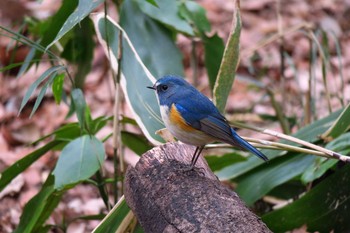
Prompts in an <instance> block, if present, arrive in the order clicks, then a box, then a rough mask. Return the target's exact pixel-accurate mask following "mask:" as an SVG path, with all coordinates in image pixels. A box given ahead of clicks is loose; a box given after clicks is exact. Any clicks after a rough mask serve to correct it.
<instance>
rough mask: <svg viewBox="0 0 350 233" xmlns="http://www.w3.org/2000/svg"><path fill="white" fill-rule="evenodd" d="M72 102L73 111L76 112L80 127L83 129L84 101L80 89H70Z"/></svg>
mask: <svg viewBox="0 0 350 233" xmlns="http://www.w3.org/2000/svg"><path fill="white" fill-rule="evenodd" d="M72 102H73V105H74V109H75V112H76V114H77V118H78V121H79V125H80V128H81V129H83V128H84V126H85V111H86V102H85V98H84V94H83V92H82V91H81V89H74V90H73V91H72Z"/></svg>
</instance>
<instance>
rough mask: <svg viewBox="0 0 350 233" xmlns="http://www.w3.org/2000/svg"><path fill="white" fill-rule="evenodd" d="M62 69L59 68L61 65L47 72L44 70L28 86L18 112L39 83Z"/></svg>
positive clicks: (62, 67)
mask: <svg viewBox="0 0 350 233" xmlns="http://www.w3.org/2000/svg"><path fill="white" fill-rule="evenodd" d="M63 69H64V66H61V65H59V66H54V67H51V68H49V69H48V70H46V71H45V72H44V73H43V74H42V75H41V76H40V77H39V78H38V79H37V80H36V81H35V82H34V83H33V84H32V85H30V87H29V88H28V90H27V92H26V94H25V95H24V97H23V100H22V103H21V107H20V109H19V112H21V111H22V109H23V108H24V106H25V105H26V104H27V102H28V101H29V98H30V96H31V95H32V94H33V92H34V91H35V89H36V88H37V87H38V86H39V85H40V83H41V82H43V81H44V80H45V79H46V78H47V77H50V75H52V74H53V73H54V72H58V71H60V70H63Z"/></svg>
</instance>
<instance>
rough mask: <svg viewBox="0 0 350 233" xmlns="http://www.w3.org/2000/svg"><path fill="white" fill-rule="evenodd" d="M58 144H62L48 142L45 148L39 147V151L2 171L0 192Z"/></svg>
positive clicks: (57, 141) (59, 142) (56, 141)
mask: <svg viewBox="0 0 350 233" xmlns="http://www.w3.org/2000/svg"><path fill="white" fill-rule="evenodd" d="M60 144H62V142H61V141H59V140H54V141H51V142H48V143H46V145H45V146H43V147H40V148H39V149H37V150H35V151H33V152H31V153H29V154H28V155H26V156H25V157H23V158H22V159H20V160H18V161H16V162H15V163H14V164H12V165H11V166H10V167H8V168H7V169H6V170H4V171H2V172H1V176H0V192H1V191H2V190H3V189H4V188H5V187H6V185H8V184H9V183H10V182H11V181H12V180H13V179H14V178H15V177H16V176H18V175H19V174H20V173H21V172H23V171H24V170H25V169H27V168H28V167H29V166H30V165H32V164H33V163H34V162H35V161H36V160H38V159H39V158H40V157H41V156H43V155H44V154H45V153H46V152H48V151H50V150H51V149H52V148H53V147H55V146H57V145H60Z"/></svg>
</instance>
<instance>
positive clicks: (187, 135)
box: [160, 104, 213, 146]
mask: <svg viewBox="0 0 350 233" xmlns="http://www.w3.org/2000/svg"><path fill="white" fill-rule="evenodd" d="M160 111H161V115H162V118H163V121H164V124H165V126H166V127H167V129H168V130H169V131H170V133H171V134H172V135H174V136H175V137H176V138H177V139H178V140H180V141H182V142H184V143H187V144H191V145H196V146H200V145H205V144H207V143H208V142H211V141H213V140H212V138H211V137H210V136H209V135H207V134H205V133H203V132H201V131H200V130H197V129H195V128H193V127H192V126H191V125H189V124H188V123H187V122H186V121H185V119H184V118H183V117H182V116H181V113H180V112H179V111H178V110H177V109H176V106H175V105H174V104H172V105H171V107H170V108H169V107H168V106H167V105H162V106H160Z"/></svg>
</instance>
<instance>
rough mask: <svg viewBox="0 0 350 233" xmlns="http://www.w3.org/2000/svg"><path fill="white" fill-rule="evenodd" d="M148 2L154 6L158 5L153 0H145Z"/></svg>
mask: <svg viewBox="0 0 350 233" xmlns="http://www.w3.org/2000/svg"><path fill="white" fill-rule="evenodd" d="M146 1H147V2H148V3H150V4H152V5H153V6H155V7H158V4H157V2H156V1H155V0H146Z"/></svg>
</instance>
